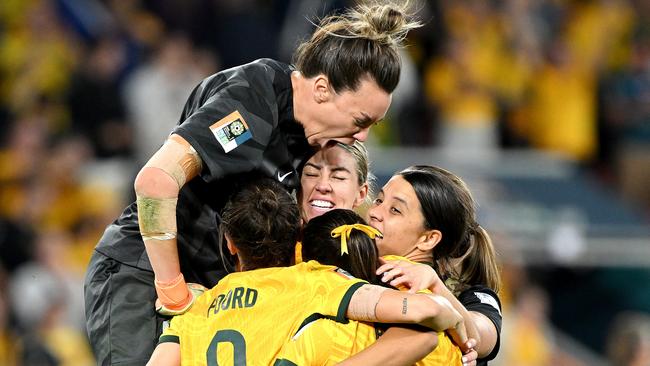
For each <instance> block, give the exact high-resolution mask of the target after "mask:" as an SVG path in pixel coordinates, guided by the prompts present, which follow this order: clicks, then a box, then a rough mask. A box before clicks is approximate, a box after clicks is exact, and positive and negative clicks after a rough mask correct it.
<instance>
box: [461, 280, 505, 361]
mask: <svg viewBox="0 0 650 366" xmlns="http://www.w3.org/2000/svg"><path fill="white" fill-rule="evenodd" d="M458 300H459V301H460V302H461V304H463V306H465V308H466V309H467V310H468V311H475V312H477V313H480V314H483V315H485V316H486V317H487V318H488V319H490V320H491V321H492V323H493V324H494V326H495V328H496V330H497V342H496V344H495V346H494V349H493V350H492V352H491V353H490V354H489V355H487V356H486V357H484V358H482V359H481V360H485V361H489V360H492V359H494V358H495V357H496V356H497V354H498V353H499V348H500V344H501V322H502V315H501V301H500V300H499V296H498V295H497V294H496V293H495V292H494V291H492V290H491V289H489V288H487V287H485V286H473V287H470V288H469V289H467V290H465V291H463V292H461V293H460V295H458Z"/></svg>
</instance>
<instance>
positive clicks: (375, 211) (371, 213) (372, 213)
mask: <svg viewBox="0 0 650 366" xmlns="http://www.w3.org/2000/svg"><path fill="white" fill-rule="evenodd" d="M368 221H381V212H380V210H379V206H375V205H373V206H371V207H370V208H369V209H368Z"/></svg>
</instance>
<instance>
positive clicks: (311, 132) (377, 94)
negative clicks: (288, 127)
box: [304, 78, 391, 147]
mask: <svg viewBox="0 0 650 366" xmlns="http://www.w3.org/2000/svg"><path fill="white" fill-rule="evenodd" d="M329 90H330V91H329V98H327V101H323V102H321V103H317V104H314V105H312V106H311V107H310V108H309V110H308V111H306V113H308V114H309V117H308V118H307V120H306V121H305V123H304V126H305V135H306V136H307V140H308V141H309V144H310V145H312V146H316V145H318V146H321V147H322V146H325V144H326V143H327V142H328V141H329V140H337V141H339V142H342V143H345V144H348V145H349V144H352V143H353V142H354V140H358V141H365V140H366V138H367V137H368V132H369V131H370V127H371V126H372V125H373V124H375V123H376V122H377V121H380V120H381V119H383V118H384V116H385V115H386V111H387V110H388V107H389V106H390V102H391V95H390V94H388V93H386V92H385V91H384V90H382V89H381V88H380V87H379V86H378V85H377V83H376V82H375V81H373V80H370V79H367V78H364V79H362V81H361V83H360V86H359V88H358V89H357V90H356V91H350V90H345V91H343V92H341V93H340V94H337V93H335V92H334V91H333V90H332V89H331V87H330V89H329Z"/></svg>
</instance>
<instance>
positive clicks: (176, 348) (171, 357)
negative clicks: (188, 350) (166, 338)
mask: <svg viewBox="0 0 650 366" xmlns="http://www.w3.org/2000/svg"><path fill="white" fill-rule="evenodd" d="M147 366H181V346H180V345H179V344H178V343H171V342H166V343H160V344H159V345H158V346H156V349H155V350H154V351H153V354H152V355H151V358H150V359H149V362H147Z"/></svg>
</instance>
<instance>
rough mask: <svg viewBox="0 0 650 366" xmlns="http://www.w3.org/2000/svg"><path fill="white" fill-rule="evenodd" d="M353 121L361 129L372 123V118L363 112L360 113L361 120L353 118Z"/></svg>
mask: <svg viewBox="0 0 650 366" xmlns="http://www.w3.org/2000/svg"><path fill="white" fill-rule="evenodd" d="M355 121H356V123H357V124H358V125H359V126H363V127H368V126H370V125H372V123H373V121H372V118H370V116H369V115H367V114H366V113H365V112H361V118H355Z"/></svg>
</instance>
